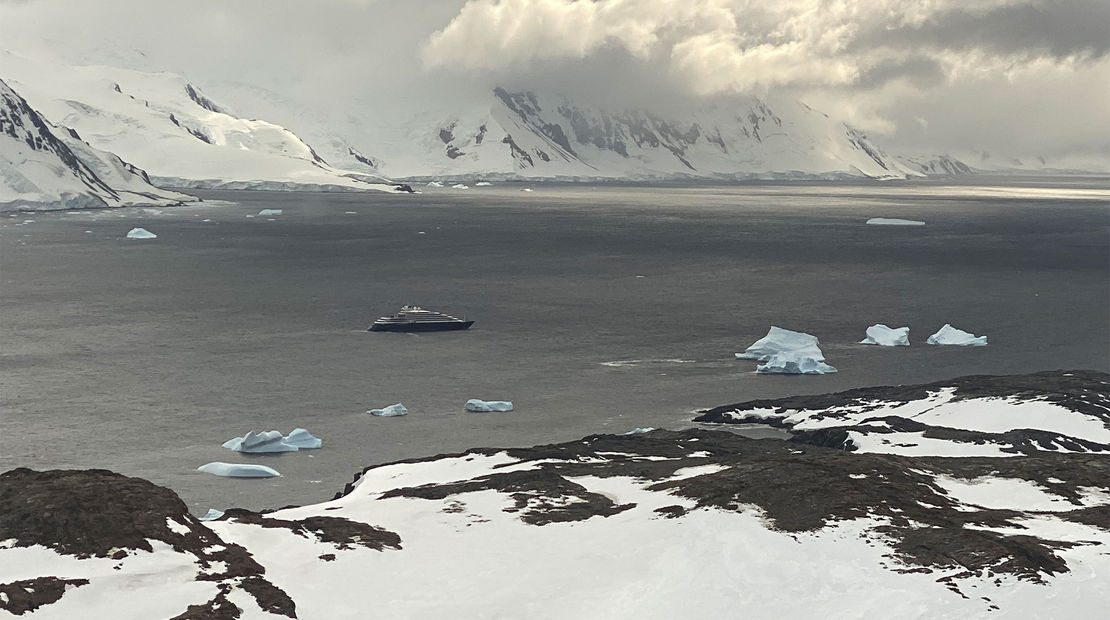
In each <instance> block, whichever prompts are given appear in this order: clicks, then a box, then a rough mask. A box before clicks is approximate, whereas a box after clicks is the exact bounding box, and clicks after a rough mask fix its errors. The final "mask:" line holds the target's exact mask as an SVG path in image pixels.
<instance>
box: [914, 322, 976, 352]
mask: <svg viewBox="0 0 1110 620" xmlns="http://www.w3.org/2000/svg"><path fill="white" fill-rule="evenodd" d="M925 342H927V343H929V344H944V345H951V346H957V347H985V346H987V337H986V336H976V335H975V334H969V333H967V332H965V331H964V330H962V329H956V328H955V327H952V326H951V325H949V324H948V323H945V324H944V327H942V328H940V329H939V330H938V331H937V333H935V334H933V335H932V336H929V338H928V339H927V340H925Z"/></svg>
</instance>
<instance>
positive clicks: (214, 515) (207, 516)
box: [200, 508, 224, 521]
mask: <svg viewBox="0 0 1110 620" xmlns="http://www.w3.org/2000/svg"><path fill="white" fill-rule="evenodd" d="M222 516H224V511H222V510H216V509H215V508H209V509H208V512H206V513H204V516H203V517H200V520H201V521H215V520H216V519H219V518H220V517H222Z"/></svg>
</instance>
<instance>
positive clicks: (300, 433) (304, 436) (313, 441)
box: [285, 428, 324, 450]
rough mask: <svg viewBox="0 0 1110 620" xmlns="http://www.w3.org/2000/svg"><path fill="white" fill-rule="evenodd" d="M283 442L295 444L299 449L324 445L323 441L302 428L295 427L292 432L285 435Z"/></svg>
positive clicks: (311, 448) (310, 448)
mask: <svg viewBox="0 0 1110 620" xmlns="http://www.w3.org/2000/svg"><path fill="white" fill-rule="evenodd" d="M285 444H286V445H289V446H296V447H298V448H300V449H301V450H313V449H316V448H319V447H320V446H322V445H324V442H323V441H321V440H320V438H319V437H315V436H313V435H312V433H310V432H308V431H307V430H305V429H303V428H295V429H293V432H291V433H289V434H288V435H286V436H285Z"/></svg>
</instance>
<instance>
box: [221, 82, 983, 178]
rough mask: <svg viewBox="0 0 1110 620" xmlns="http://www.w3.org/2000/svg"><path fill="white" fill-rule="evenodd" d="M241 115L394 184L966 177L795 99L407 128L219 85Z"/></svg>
mask: <svg viewBox="0 0 1110 620" xmlns="http://www.w3.org/2000/svg"><path fill="white" fill-rule="evenodd" d="M219 88H220V89H221V92H225V93H227V96H229V97H230V98H231V99H233V100H235V101H236V103H237V105H238V106H239V107H241V108H244V109H252V110H254V109H258V110H265V113H266V114H267V115H272V116H273V117H274V118H280V119H281V122H283V123H285V124H288V125H289V126H291V127H294V128H295V129H296V130H297V131H298V132H303V133H305V134H306V135H311V136H314V140H315V142H314V143H315V144H318V145H321V144H323V145H327V147H326V148H327V154H326V155H325V157H327V158H329V159H330V158H333V157H334V158H345V159H346V160H347V161H346V163H345V165H351V166H360V165H361V166H366V167H367V169H368V170H375V171H378V172H380V173H381V174H384V175H387V176H389V177H391V178H467V177H473V176H486V177H491V178H512V177H520V178H550V179H591V178H597V179H659V178H722V179H734V178H753V177H755V178H793V177H829V178H837V177H850V176H856V177H873V178H884V179H885V178H906V177H912V176H924V175H928V174H938V173H941V174H954V173H960V172H963V167H962V166H961V165H960V164H959V162H957V161H954V160H944V161H948V162H949V164H950V165H947V166H946V165H945V164H943V163H939V161H938V160H932V161H929V160H926V161H921V162H918V161H910V160H904V159H902V158H898V157H893V156H891V155H889V154H888V153H887V152H886V151H884V149H883V148H881V147H880V146H879V145H878V144H876V143H875V141H873V140H871V139H870V138H869V137H868V136H866V135H865V134H864V133H862V132H860V131H858V130H856V129H854V128H852V127H850V126H848V125H846V124H844V123H841V122H838V121H836V120H834V119H831V118H829V117H828V116H827V115H825V114H823V113H821V112H819V111H817V110H814V109H813V108H811V107H809V106H807V105H805V104H803V103H801V102H798V101H793V100H783V101H774V102H772V101H771V100H761V99H754V98H749V99H743V100H737V101H735V102H733V103H732V104H731V105H724V104H718V105H714V106H703V107H701V108H698V109H693V110H683V111H682V112H681V113H673V114H672V115H671V117H664V116H661V115H658V114H654V113H650V112H646V111H642V110H620V111H609V110H605V109H601V108H598V107H593V106H587V105H581V104H578V103H576V102H574V101H572V100H570V99H568V98H566V97H563V96H558V95H551V94H539V93H534V92H511V91H509V90H507V89H503V88H496V89H493V90H492V91H490V92H489V93H488V95H487V97H486V98H485V100H482V101H469V102H468V101H463V100H461V99H460V100H452V101H448V102H431V101H427V102H420V105H415V106H414V107H415V108H417V110H418V111H416V112H414V113H412V114H411V115H410V116H408V117H407V118H403V119H394V120H391V121H385V120H383V119H382V118H381V117H379V116H377V115H376V112H373V111H367V113H366V114H363V115H359V114H354V113H352V114H337V115H332V116H326V115H312V114H309V113H307V112H306V111H305V110H304V107H303V106H297V105H294V104H292V103H291V102H290V101H288V100H286V99H284V98H283V97H281V96H280V95H277V94H275V93H272V92H269V91H266V90H264V89H260V88H254V87H248V86H245V85H242V84H236V85H227V84H224V85H220V87H219Z"/></svg>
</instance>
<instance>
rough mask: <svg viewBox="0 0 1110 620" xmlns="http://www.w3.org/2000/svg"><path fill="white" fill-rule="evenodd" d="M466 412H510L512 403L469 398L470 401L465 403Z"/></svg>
mask: <svg viewBox="0 0 1110 620" xmlns="http://www.w3.org/2000/svg"><path fill="white" fill-rule="evenodd" d="M466 410H467V411H478V412H485V411H512V410H513V403H512V401H508V400H480V399H477V398H471V399H470V400H468V401H466Z"/></svg>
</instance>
